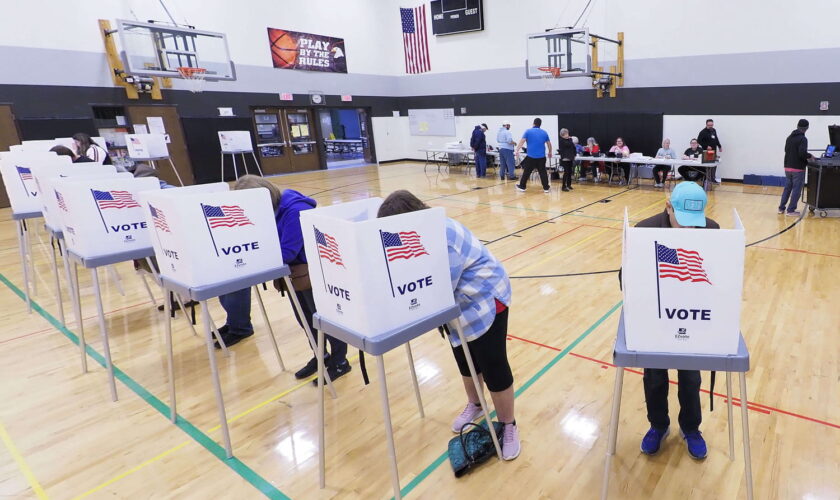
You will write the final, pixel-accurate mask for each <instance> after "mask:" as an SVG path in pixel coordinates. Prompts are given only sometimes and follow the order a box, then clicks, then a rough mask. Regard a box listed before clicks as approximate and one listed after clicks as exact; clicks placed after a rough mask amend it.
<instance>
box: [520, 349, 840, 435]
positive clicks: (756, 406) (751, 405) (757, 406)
mask: <svg viewBox="0 0 840 500" xmlns="http://www.w3.org/2000/svg"><path fill="white" fill-rule="evenodd" d="M508 338H511V339H516V340H520V341H522V342H526V343H528V344H533V345H536V346H539V347H545V348H546V349H551V350H552V351H562V350H563V349H559V348H557V347H553V346H550V345H546V344H541V343H539V342H535V341H533V340H529V339H525V338H522V337H517V336H515V335H511V334H508ZM569 354H570V355H572V356H574V357H576V358H580V359H585V360H587V361H592V362H593V363H598V364H599V365H601V366H604V365H606V366H611V367H613V368H616V366H615V365H614V364H612V363H608V362H606V361H601V360H600V359H596V358H590V357H589V356H584V355H582V354H577V353H574V352H570V353H569ZM624 370H625V371H628V372H630V373H635V374H637V375H644V373H643V372H641V371H639V370H634V369H632V368H625V369H624ZM669 382H670V383H671V384H674V385H676V384H677V382H676V381H675V380H669ZM700 391H701V392H703V393H706V394H709V391H707V390H706V389H700ZM714 395H715V396H718V397H720V398H722V399H724V401H725V400H726V394H721V393H719V392H715V393H714ZM732 402H733V404H737V406H740V405H741V400H740V399H739V398H736V397H733V398H732ZM747 409H750V410H753V411H757V412H759V413H764V414H765V415H770V413H771V412H776V413H781V414H782V415H787V416H789V417H795V418H798V419H801V420H807V421H809V422H814V423H816V424H821V425H825V426H827V427H833V428H835V429H840V424H834V423H831V422H827V421H825V420H820V419H818V418H813V417H809V416H807V415H802V414H800V413H794V412H791V411H786V410H782V409H780V408H776V407H773V406H768V405H764V404H761V403H755V402H753V401H749V400H748V401H747Z"/></svg>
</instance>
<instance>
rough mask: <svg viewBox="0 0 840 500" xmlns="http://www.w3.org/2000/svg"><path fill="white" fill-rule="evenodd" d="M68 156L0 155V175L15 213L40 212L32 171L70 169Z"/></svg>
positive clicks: (36, 186) (39, 202) (47, 154)
mask: <svg viewBox="0 0 840 500" xmlns="http://www.w3.org/2000/svg"><path fill="white" fill-rule="evenodd" d="M72 164H73V162H72V161H71V160H70V157H69V156H58V155H56V154H54V153H29V152H23V153H17V152H15V153H12V152H9V153H0V173H2V175H3V184H4V185H5V186H6V194H8V196H9V203H10V204H11V205H12V210H13V211H14V212H15V213H26V212H40V211H41V200H40V197H39V191H38V184H37V183H36V182H35V177H34V175H33V173H32V169H33V168H35V167H38V166H55V167H56V168H59V167H70V166H71V165H72Z"/></svg>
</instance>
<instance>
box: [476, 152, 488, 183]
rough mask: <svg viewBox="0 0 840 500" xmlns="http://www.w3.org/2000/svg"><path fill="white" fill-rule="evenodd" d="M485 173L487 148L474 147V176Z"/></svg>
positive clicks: (481, 175) (482, 175) (480, 175)
mask: <svg viewBox="0 0 840 500" xmlns="http://www.w3.org/2000/svg"><path fill="white" fill-rule="evenodd" d="M486 173H487V150H486V149H483V148H482V149H476V150H475V176H476V177H484V174H486Z"/></svg>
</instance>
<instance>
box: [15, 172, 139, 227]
mask: <svg viewBox="0 0 840 500" xmlns="http://www.w3.org/2000/svg"><path fill="white" fill-rule="evenodd" d="M57 158H67V157H66V156H58V157H57ZM31 170H32V177H33V178H34V179H35V186H36V187H37V188H38V192H39V193H42V194H41V196H38V200H39V202H40V203H41V213H42V214H43V216H44V223H45V224H46V226H47V228H48V229H49V230H50V231H51V232H53V233H56V232H60V231H62V230H63V229H62V225H61V224H62V220H61V214H60V213H59V207H58V202H57V198H56V196H55V192H54V191H53V187H52V183H53V180H56V181H60V180H61V179H65V178H71V177H72V178H73V179H75V180H78V179H83V178H84V179H96V178H104V177H113V176H117V175H118V174H117V169H116V168H114V166H113V165H99V164H89V163H82V164H75V165H74V164H72V163H65V162H61V163H59V162H46V163H39V164H35V165H33V166H32V168H31ZM119 178H125V179H131V178H133V176H132V175H131V174H129V173H125V172H124V173H122V174H119ZM51 195H52V196H51Z"/></svg>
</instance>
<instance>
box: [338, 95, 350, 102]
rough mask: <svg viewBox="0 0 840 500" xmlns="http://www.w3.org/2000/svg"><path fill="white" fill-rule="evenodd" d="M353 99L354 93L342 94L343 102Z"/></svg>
mask: <svg viewBox="0 0 840 500" xmlns="http://www.w3.org/2000/svg"><path fill="white" fill-rule="evenodd" d="M352 100H353V96H352V95H342V96H341V102H351V101H352Z"/></svg>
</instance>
